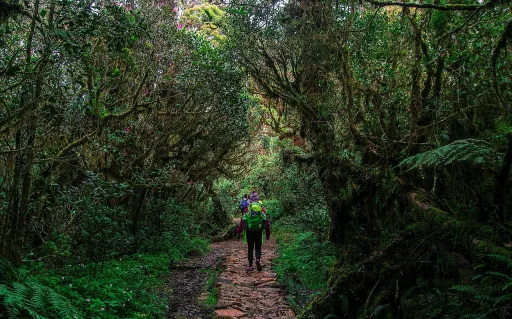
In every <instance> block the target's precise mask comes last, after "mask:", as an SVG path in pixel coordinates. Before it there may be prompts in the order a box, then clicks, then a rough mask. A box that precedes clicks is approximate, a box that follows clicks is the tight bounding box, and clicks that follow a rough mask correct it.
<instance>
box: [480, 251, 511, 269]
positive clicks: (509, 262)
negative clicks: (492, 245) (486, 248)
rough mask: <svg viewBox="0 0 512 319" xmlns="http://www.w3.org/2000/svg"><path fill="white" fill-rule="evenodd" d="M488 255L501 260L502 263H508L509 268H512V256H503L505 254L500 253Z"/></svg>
mask: <svg viewBox="0 0 512 319" xmlns="http://www.w3.org/2000/svg"><path fill="white" fill-rule="evenodd" d="M486 256H487V257H490V258H492V259H494V260H497V261H500V262H502V263H505V264H507V266H508V267H509V268H512V258H510V257H507V256H503V255H498V254H488V255H486Z"/></svg>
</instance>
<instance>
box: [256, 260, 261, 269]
mask: <svg viewBox="0 0 512 319" xmlns="http://www.w3.org/2000/svg"><path fill="white" fill-rule="evenodd" d="M256 269H258V271H261V270H262V268H261V262H260V260H259V259H256Z"/></svg>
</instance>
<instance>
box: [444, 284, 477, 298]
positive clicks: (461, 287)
mask: <svg viewBox="0 0 512 319" xmlns="http://www.w3.org/2000/svg"><path fill="white" fill-rule="evenodd" d="M450 289H452V290H455V291H458V292H462V293H465V294H468V295H471V296H477V295H478V294H479V293H480V290H478V289H477V288H475V287H473V286H467V285H455V286H452V287H451V288H450Z"/></svg>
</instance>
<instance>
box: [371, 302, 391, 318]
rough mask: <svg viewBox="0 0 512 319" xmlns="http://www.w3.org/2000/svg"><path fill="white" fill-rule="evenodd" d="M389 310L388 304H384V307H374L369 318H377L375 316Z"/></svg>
mask: <svg viewBox="0 0 512 319" xmlns="http://www.w3.org/2000/svg"><path fill="white" fill-rule="evenodd" d="M387 308H389V304H385V305H378V306H377V307H375V308H374V309H373V311H372V314H371V316H370V317H371V318H375V317H377V315H378V314H379V313H380V312H381V311H382V310H385V309H387Z"/></svg>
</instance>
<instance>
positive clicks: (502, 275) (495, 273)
mask: <svg viewBox="0 0 512 319" xmlns="http://www.w3.org/2000/svg"><path fill="white" fill-rule="evenodd" d="M485 274H486V275H491V276H494V277H500V278H505V279H507V280H511V281H512V278H511V277H510V276H507V275H505V274H502V273H501V272H497V271H486V272H485Z"/></svg>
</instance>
